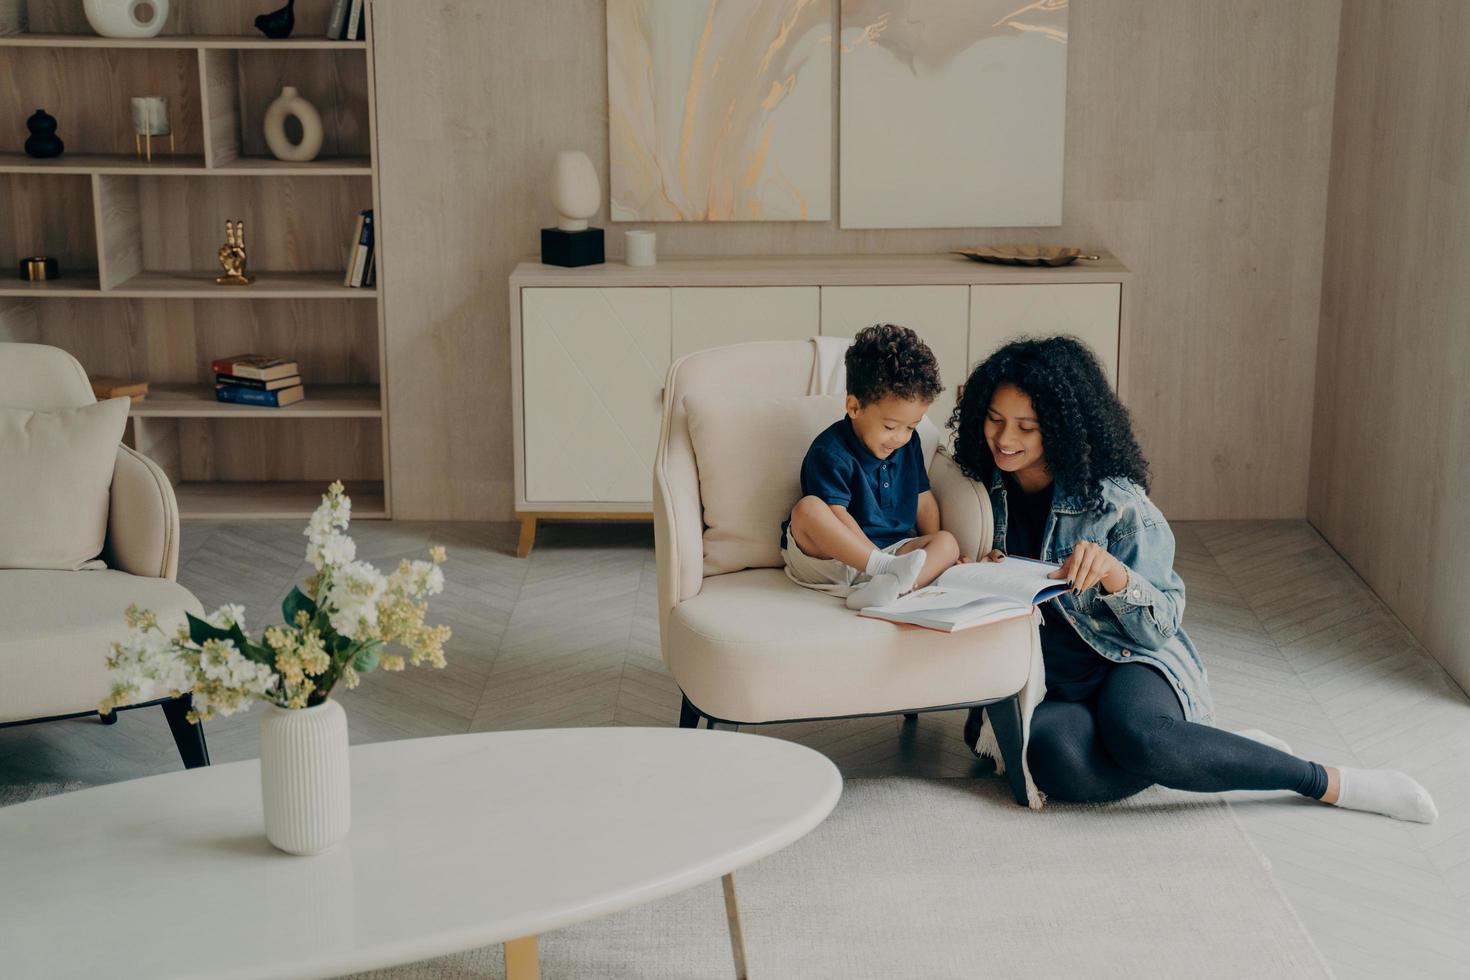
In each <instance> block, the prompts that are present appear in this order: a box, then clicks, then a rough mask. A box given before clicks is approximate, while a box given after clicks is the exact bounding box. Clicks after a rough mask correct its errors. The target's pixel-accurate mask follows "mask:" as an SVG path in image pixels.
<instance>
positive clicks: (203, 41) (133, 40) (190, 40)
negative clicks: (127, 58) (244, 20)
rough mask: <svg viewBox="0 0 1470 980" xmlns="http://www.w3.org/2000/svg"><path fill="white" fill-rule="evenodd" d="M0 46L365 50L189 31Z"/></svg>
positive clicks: (320, 41) (25, 38)
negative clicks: (181, 34) (153, 35)
mask: <svg viewBox="0 0 1470 980" xmlns="http://www.w3.org/2000/svg"><path fill="white" fill-rule="evenodd" d="M0 48H172V49H175V50H183V51H197V50H199V49H201V48H222V49H226V50H233V51H246V50H255V49H259V48H271V49H274V50H287V51H313V50H330V51H366V50H367V42H366V41H333V40H329V39H328V38H325V37H288V38H286V39H285V40H281V41H273V40H271V39H270V38H265V37H249V36H243V35H242V36H235V35H229V34H213V35H204V34H191V35H184V36H172V37H170V36H164V35H159V36H158V37H98V36H96V35H94V34H11V35H7V36H4V37H0Z"/></svg>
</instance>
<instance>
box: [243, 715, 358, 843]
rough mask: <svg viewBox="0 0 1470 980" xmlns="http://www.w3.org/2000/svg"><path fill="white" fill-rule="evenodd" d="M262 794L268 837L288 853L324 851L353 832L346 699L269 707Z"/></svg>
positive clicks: (263, 733)
mask: <svg viewBox="0 0 1470 980" xmlns="http://www.w3.org/2000/svg"><path fill="white" fill-rule="evenodd" d="M260 795H261V801H262V803H263V804H264V806H265V836H266V839H267V840H269V841H270V842H271V843H272V844H274V845H275V846H276V847H279V848H280V849H281V850H283V851H285V852H287V853H288V854H320V853H321V852H322V851H325V850H327V849H328V848H329V847H331V846H332V845H333V844H336V843H337V842H338V841H340V840H342V839H343V838H344V837H346V836H347V830H348V828H349V827H351V826H352V784H351V781H350V780H349V778H348V767H347V712H345V711H343V710H342V706H341V705H340V704H338V703H337V702H336V701H333V700H332V699H331V698H328V699H327V700H326V701H324V702H322V703H321V704H319V705H317V706H316V707H314V708H298V709H296V710H290V709H287V708H278V707H276V706H275V705H273V704H268V705H266V706H265V714H264V715H263V716H262V717H261V719H260Z"/></svg>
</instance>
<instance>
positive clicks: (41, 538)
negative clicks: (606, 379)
mask: <svg viewBox="0 0 1470 980" xmlns="http://www.w3.org/2000/svg"><path fill="white" fill-rule="evenodd" d="M129 404H130V402H129V399H127V398H110V399H108V400H107V401H103V402H97V403H96V404H94V405H83V406H81V407H79V408H67V409H61V410H60V411H54V412H33V411H31V410H29V409H24V408H0V568H54V569H67V570H72V571H74V570H77V569H80V568H83V567H84V566H86V565H88V563H90V562H91V561H92V560H93V559H95V558H96V557H97V556H98V555H99V554H100V553H101V552H102V546H103V543H104V542H105V541H106V538H107V511H108V495H109V491H110V489H111V487H112V468H113V464H114V462H115V461H116V459H117V446H118V443H119V442H121V441H122V435H123V428H124V426H126V425H127V421H128V405H129Z"/></svg>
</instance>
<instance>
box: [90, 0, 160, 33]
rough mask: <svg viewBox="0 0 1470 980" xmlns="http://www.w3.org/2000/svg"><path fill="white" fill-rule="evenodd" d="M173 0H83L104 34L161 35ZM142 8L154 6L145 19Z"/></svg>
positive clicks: (94, 24) (91, 22) (93, 23)
mask: <svg viewBox="0 0 1470 980" xmlns="http://www.w3.org/2000/svg"><path fill="white" fill-rule="evenodd" d="M168 4H169V0H82V10H83V11H84V12H85V13H86V15H87V23H89V24H91V25H92V30H94V31H96V32H97V33H98V34H101V35H102V36H103V37H157V36H158V32H159V31H162V30H163V23H164V21H166V20H168ZM140 10H151V11H152V16H151V17H150V19H148V20H143V19H141V18H140V17H139V16H138V13H139V11H140Z"/></svg>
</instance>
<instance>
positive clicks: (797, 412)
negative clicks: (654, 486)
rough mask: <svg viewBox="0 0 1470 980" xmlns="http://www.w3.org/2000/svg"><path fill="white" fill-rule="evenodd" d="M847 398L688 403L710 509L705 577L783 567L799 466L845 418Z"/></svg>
mask: <svg viewBox="0 0 1470 980" xmlns="http://www.w3.org/2000/svg"><path fill="white" fill-rule="evenodd" d="M843 401H844V397H843V396H842V395H794V396H787V397H784V398H767V399H759V400H756V401H751V400H749V399H745V398H739V397H732V396H729V395H715V396H710V395H702V394H700V395H690V396H688V397H687V398H685V399H684V411H685V414H686V415H687V417H688V419H689V441H690V442H691V443H692V444H693V446H694V461H695V465H696V466H697V468H698V470H699V496H700V501H701V503H702V504H703V505H704V528H705V530H704V574H705V575H706V576H709V575H722V574H724V573H726V572H738V571H740V570H741V569H743V568H780V567H781V522H782V521H784V520H785V519H786V517H787V515H789V514H790V513H791V507H792V505H793V504H795V503H796V501H797V499H798V498H799V497H800V496H801V461H802V459H803V458H804V457H805V456H806V451H807V448H808V447H809V446H810V445H811V444H812V440H813V439H815V438H816V437H817V436H818V434H820V433H821V431H822V430H823V429H825V428H827V426H829V425H831V424H832V423H833V421H834V420H836V419H838V418H841V416H842V412H843Z"/></svg>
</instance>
